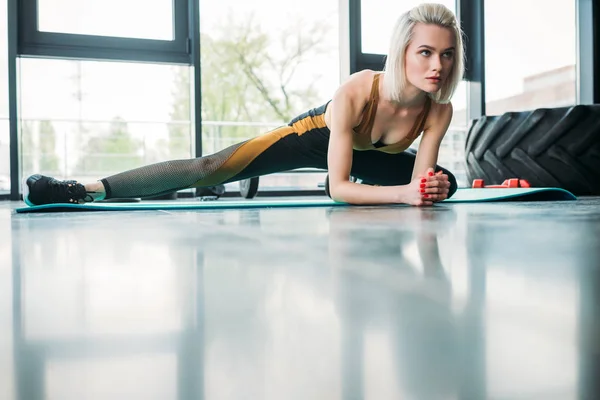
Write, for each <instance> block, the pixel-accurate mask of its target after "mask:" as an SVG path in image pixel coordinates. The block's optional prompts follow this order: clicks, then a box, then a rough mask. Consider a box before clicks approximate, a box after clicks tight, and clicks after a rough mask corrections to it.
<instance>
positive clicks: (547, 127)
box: [465, 105, 600, 195]
mask: <svg viewBox="0 0 600 400" xmlns="http://www.w3.org/2000/svg"><path fill="white" fill-rule="evenodd" d="M465 158H466V169H467V178H468V180H469V182H472V181H473V179H484V180H485V184H498V183H502V182H503V181H504V180H505V179H509V178H520V179H526V180H527V181H529V183H530V184H531V186H533V187H559V188H563V189H566V190H569V191H570V192H572V193H573V194H575V195H599V194H600V105H578V106H574V107H563V108H547V109H546V108H540V109H536V110H533V111H525V112H507V113H505V114H503V115H501V116H484V117H481V118H479V119H476V120H473V121H472V123H471V125H470V127H469V130H468V133H467V138H466V144H465Z"/></svg>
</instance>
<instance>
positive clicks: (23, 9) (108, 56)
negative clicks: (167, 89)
mask: <svg viewBox="0 0 600 400" xmlns="http://www.w3.org/2000/svg"><path fill="white" fill-rule="evenodd" d="M189 3H190V2H189V1H188V0H173V31H174V39H173V40H157V39H139V38H125V37H112V36H98V35H85V34H72V33H58V32H43V31H40V30H39V29H38V15H39V7H38V0H20V1H19V2H18V45H17V53H18V55H19V56H34V57H58V58H76V59H86V60H90V59H93V60H118V61H145V62H168V63H176V64H188V65H189V64H192V62H193V61H192V57H191V46H190V42H191V37H192V36H191V32H190V27H191V26H192V24H190V21H189V17H190V8H191V7H190V5H189Z"/></svg>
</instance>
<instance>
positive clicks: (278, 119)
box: [200, 0, 339, 190]
mask: <svg viewBox="0 0 600 400" xmlns="http://www.w3.org/2000/svg"><path fill="white" fill-rule="evenodd" d="M264 10H269V12H268V13H267V12H264ZM338 14H339V12H338V1H337V0H307V1H304V2H303V3H302V6H301V7H298V5H297V4H295V3H293V2H292V1H287V2H280V3H279V5H278V7H276V8H273V7H272V3H271V2H270V1H269V0H260V1H252V2H248V1H246V0H222V1H219V2H210V1H205V2H200V26H201V32H200V34H201V52H202V53H201V58H202V66H203V67H202V135H203V136H202V148H203V153H204V154H205V155H207V154H211V153H213V152H215V151H218V150H221V149H223V148H225V147H226V146H228V145H231V144H233V143H237V142H241V141H243V140H246V139H249V138H251V137H255V136H257V135H259V134H261V133H263V132H266V131H268V130H271V129H273V128H276V127H278V126H281V125H284V124H287V123H288V122H289V120H290V119H292V118H293V117H295V116H297V115H299V114H301V113H303V112H305V111H306V110H308V109H309V108H313V107H317V106H319V105H321V104H324V103H325V102H327V101H328V100H329V99H330V98H331V97H332V96H333V93H334V91H335V90H336V88H337V86H338V85H339V44H338V36H339V35H338V29H339V28H338ZM299 49H301V50H302V51H300V52H299V51H298V50H299ZM286 95H287V96H288V97H287V101H286ZM324 178H325V173H324V172H316V173H299V172H290V173H282V174H274V175H269V176H264V177H261V178H260V179H261V180H260V189H259V190H265V189H267V190H268V189H277V190H286V189H287V190H293V189H309V190H318V189H319V184H320V183H322V182H323V181H324ZM233 189H234V190H236V189H237V183H235V184H233Z"/></svg>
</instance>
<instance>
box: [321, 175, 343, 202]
mask: <svg viewBox="0 0 600 400" xmlns="http://www.w3.org/2000/svg"><path fill="white" fill-rule="evenodd" d="M340 186H342V185H340V182H331V181H330V180H329V175H328V176H327V177H326V178H325V193H326V194H327V196H329V198H330V199H331V200H333V201H335V202H338V203H343V202H345V200H344V195H343V194H342V192H343V188H342V190H340Z"/></svg>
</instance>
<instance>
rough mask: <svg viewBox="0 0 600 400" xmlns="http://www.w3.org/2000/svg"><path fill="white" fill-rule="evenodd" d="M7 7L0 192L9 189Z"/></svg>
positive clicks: (0, 92)
mask: <svg viewBox="0 0 600 400" xmlns="http://www.w3.org/2000/svg"><path fill="white" fill-rule="evenodd" d="M6 13H7V9H6V7H0V194H7V193H8V192H9V191H10V131H9V126H8V31H7V14H6Z"/></svg>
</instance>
